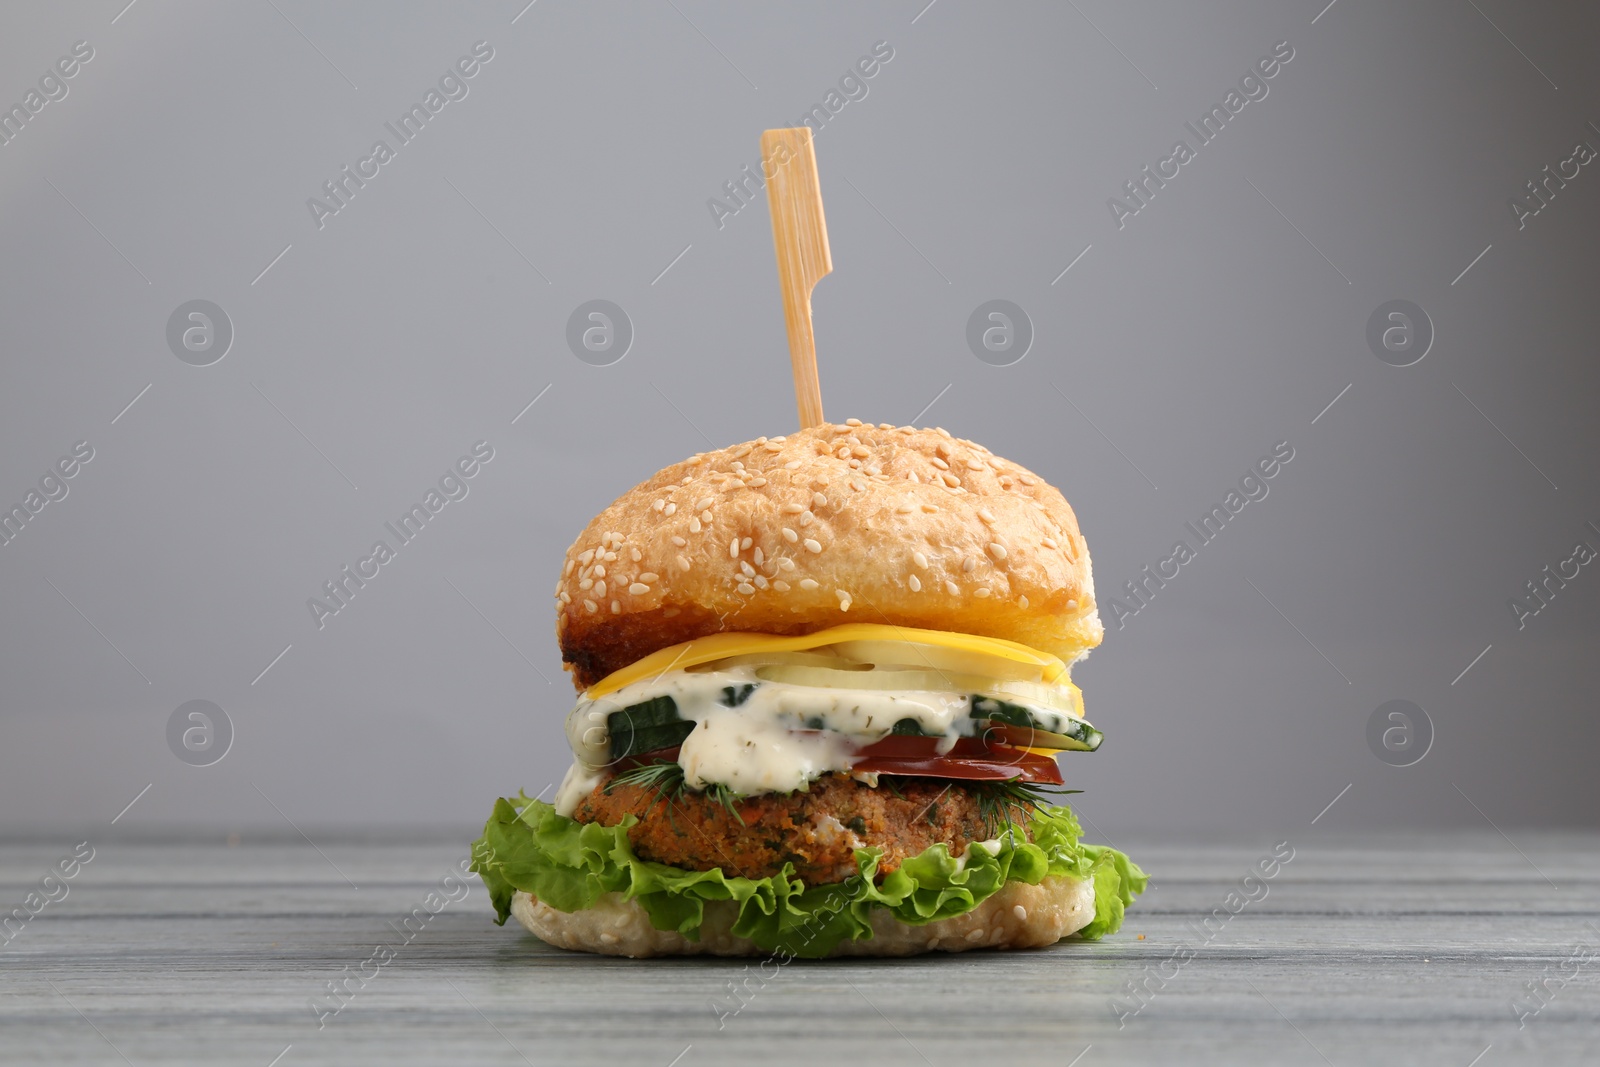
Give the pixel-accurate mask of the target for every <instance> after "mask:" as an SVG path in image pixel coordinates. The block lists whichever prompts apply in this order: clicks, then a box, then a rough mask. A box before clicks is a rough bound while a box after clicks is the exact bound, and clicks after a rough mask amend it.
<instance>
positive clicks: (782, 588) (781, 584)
mask: <svg viewBox="0 0 1600 1067" xmlns="http://www.w3.org/2000/svg"><path fill="white" fill-rule="evenodd" d="M772 588H774V589H776V590H777V591H778V592H780V593H787V592H788V591H789V583H788V582H786V581H784V580H783V579H782V578H779V579H777V580H776V581H774V582H773V583H772Z"/></svg>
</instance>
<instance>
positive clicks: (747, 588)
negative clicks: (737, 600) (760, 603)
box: [734, 582, 756, 596]
mask: <svg viewBox="0 0 1600 1067" xmlns="http://www.w3.org/2000/svg"><path fill="white" fill-rule="evenodd" d="M734 588H735V589H737V590H739V592H741V593H743V594H745V595H746V596H749V595H750V594H751V593H754V592H755V591H756V587H755V586H753V585H751V584H750V583H749V582H740V583H739V584H738V585H736V586H734Z"/></svg>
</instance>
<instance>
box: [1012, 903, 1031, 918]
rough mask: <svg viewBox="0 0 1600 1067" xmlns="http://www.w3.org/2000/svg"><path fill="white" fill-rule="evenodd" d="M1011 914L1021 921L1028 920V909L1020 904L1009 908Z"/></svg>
mask: <svg viewBox="0 0 1600 1067" xmlns="http://www.w3.org/2000/svg"><path fill="white" fill-rule="evenodd" d="M1011 914H1013V915H1015V916H1016V917H1017V918H1018V919H1019V920H1020V921H1022V922H1027V921H1028V909H1027V908H1024V907H1023V906H1022V905H1021V904H1017V905H1015V906H1014V907H1013V908H1012V909H1011Z"/></svg>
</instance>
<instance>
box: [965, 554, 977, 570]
mask: <svg viewBox="0 0 1600 1067" xmlns="http://www.w3.org/2000/svg"><path fill="white" fill-rule="evenodd" d="M977 569H978V557H977V556H968V557H967V558H966V559H964V560H962V561H961V573H962V574H971V573H972V572H973V571H975V570H977Z"/></svg>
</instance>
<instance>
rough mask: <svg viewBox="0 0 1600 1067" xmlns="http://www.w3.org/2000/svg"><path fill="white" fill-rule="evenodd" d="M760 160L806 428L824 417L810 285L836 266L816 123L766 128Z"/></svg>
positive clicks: (797, 392)
mask: <svg viewBox="0 0 1600 1067" xmlns="http://www.w3.org/2000/svg"><path fill="white" fill-rule="evenodd" d="M761 166H762V171H763V173H764V174H765V175H766V177H767V203H768V205H769V206H770V207H771V209H772V243H773V247H774V248H775V250H776V252H777V256H778V287H779V289H780V291H781V292H782V294H783V318H784V322H785V323H786V324H787V326H788V329H789V362H790V364H791V366H792V367H793V369H794V395H795V404H796V405H797V406H798V408H799V411H800V428H801V429H802V430H803V429H805V428H806V427H807V426H817V425H820V424H821V423H822V421H823V418H822V385H821V383H820V381H819V380H818V378H817V340H816V335H815V333H813V331H812V328H811V290H812V289H814V288H816V285H817V282H819V281H821V280H822V279H823V278H824V277H826V276H827V275H828V274H829V273H830V272H831V271H832V270H833V254H832V253H831V252H830V251H829V250H828V222H827V219H825V218H824V217H823V214H822V182H821V179H819V178H818V176H817V153H816V149H815V148H814V147H813V145H812V141H811V128H810V127H809V126H799V127H796V128H794V129H787V130H768V131H767V132H765V133H763V134H762V135H761Z"/></svg>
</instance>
